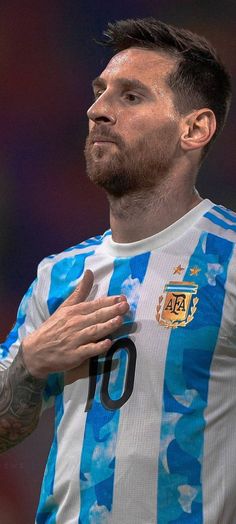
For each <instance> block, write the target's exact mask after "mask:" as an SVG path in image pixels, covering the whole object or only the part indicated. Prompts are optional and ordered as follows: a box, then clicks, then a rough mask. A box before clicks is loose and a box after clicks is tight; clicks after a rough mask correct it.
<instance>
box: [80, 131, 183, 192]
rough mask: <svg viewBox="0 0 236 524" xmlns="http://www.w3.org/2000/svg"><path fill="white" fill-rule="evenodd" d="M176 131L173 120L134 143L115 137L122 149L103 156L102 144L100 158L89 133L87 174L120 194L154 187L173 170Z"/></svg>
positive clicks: (107, 190)
mask: <svg viewBox="0 0 236 524" xmlns="http://www.w3.org/2000/svg"><path fill="white" fill-rule="evenodd" d="M175 134H176V126H174V127H173V124H172V123H171V124H170V123H169V124H168V125H167V126H165V127H164V126H163V128H162V129H161V130H158V131H157V136H156V137H155V136H154V133H153V132H152V133H150V136H146V137H145V138H143V137H142V138H140V139H139V140H138V141H137V142H136V143H135V145H134V146H127V145H126V144H125V143H124V141H123V140H122V139H121V138H120V137H119V138H117V139H116V141H115V142H116V147H117V149H118V151H117V152H115V153H114V154H113V155H112V157H110V159H109V160H105V159H104V160H102V157H103V156H104V155H105V154H106V153H104V152H103V150H102V148H101V149H98V150H97V158H95V159H94V155H93V154H92V151H91V149H92V147H93V145H92V137H91V136H90V135H89V136H88V137H87V140H86V146H85V158H86V165H87V175H88V177H89V178H90V180H91V181H92V182H93V183H94V184H96V185H98V186H100V187H102V188H103V189H104V190H105V191H106V192H107V193H108V195H111V196H113V197H116V198H121V197H123V196H124V195H127V194H131V193H137V192H140V191H150V190H151V189H153V188H154V187H156V186H157V185H158V184H159V183H160V182H161V181H163V178H165V177H166V176H167V175H168V173H169V170H170V168H171V165H172V159H173V153H174V151H173V147H174V146H173V144H174V140H173V141H172V138H174V137H175ZM104 135H105V133H104ZM105 136H107V135H105ZM107 137H109V135H108V136H107Z"/></svg>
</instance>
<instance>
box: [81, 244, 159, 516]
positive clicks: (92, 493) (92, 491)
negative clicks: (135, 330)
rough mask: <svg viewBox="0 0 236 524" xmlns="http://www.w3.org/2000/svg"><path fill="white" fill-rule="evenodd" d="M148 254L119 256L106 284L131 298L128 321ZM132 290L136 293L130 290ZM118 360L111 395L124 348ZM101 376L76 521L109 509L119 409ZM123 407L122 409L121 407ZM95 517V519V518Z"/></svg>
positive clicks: (118, 386)
mask: <svg viewBox="0 0 236 524" xmlns="http://www.w3.org/2000/svg"><path fill="white" fill-rule="evenodd" d="M149 256H150V254H149V253H146V254H144V255H139V256H136V257H134V258H131V259H128V258H118V259H116V260H115V262H114V272H113V274H112V277H111V281H110V286H109V291H108V294H109V295H116V294H120V293H125V294H126V295H127V298H128V300H130V310H131V313H130V315H127V318H126V321H127V323H130V322H133V320H134V318H135V313H136V309H137V304H138V300H139V287H140V285H141V284H142V282H143V279H144V276H145V273H146V270H147V266H148V261H149ZM134 290H135V293H133V291H134ZM116 358H117V360H118V361H119V362H120V365H119V368H118V370H117V369H115V370H113V371H112V372H111V380H110V381H109V384H110V388H109V394H110V397H111V398H112V399H113V400H115V399H118V398H120V397H121V395H122V391H123V386H124V378H125V369H126V358H127V354H126V351H124V350H122V349H121V350H120V352H119V354H118V353H117V354H116ZM102 379H103V376H102V375H101V376H100V377H97V384H96V393H95V398H94V401H93V404H92V407H91V409H90V411H89V412H88V415H87V420H86V426H85V433H84V442H83V451H82V456H81V470H80V479H81V497H80V498H81V511H80V516H79V524H89V523H90V522H95V521H96V522H106V521H107V518H109V517H108V515H109V514H110V512H111V510H112V500H113V486H114V475H115V463H116V457H115V451H116V440H117V433H118V427H119V418H120V409H116V410H113V411H111V410H108V409H106V408H105V407H104V406H103V405H102V404H101V400H100V391H101V383H102ZM121 409H122V408H121ZM96 519H97V520H96Z"/></svg>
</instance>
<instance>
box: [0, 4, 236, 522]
mask: <svg viewBox="0 0 236 524" xmlns="http://www.w3.org/2000/svg"><path fill="white" fill-rule="evenodd" d="M235 5H236V4H235V2H234V0H224V2H222V1H220V0H207V1H206V0H168V1H167V0H135V1H134V0H126V1H125V2H122V0H120V2H117V3H115V2H114V3H113V2H111V1H110V0H84V1H83V0H64V1H62V0H57V1H54V0H48V1H47V2H43V1H42V0H40V1H39V0H34V1H33V2H32V0H31V2H25V1H24V0H21V1H14V0H7V1H1V2H0V115H1V118H0V135H1V136H0V173H1V175H0V218H1V232H0V250H1V253H0V255H1V256H0V269H1V279H0V293H1V295H0V296H1V300H0V338H1V340H4V338H5V336H6V334H7V333H8V331H9V330H10V328H11V326H12V324H13V322H14V319H15V315H16V310H17V306H18V304H19V301H20V299H21V297H22V295H23V293H24V292H25V291H26V289H27V287H28V286H29V284H30V283H31V281H32V280H33V279H34V278H35V274H36V268H37V264H38V263H39V262H40V260H41V259H42V258H43V257H44V256H46V255H49V254H52V253H57V252H59V251H62V250H63V249H65V248H66V247H69V246H71V245H74V244H77V243H78V242H80V241H81V240H83V239H85V238H87V237H89V236H91V235H94V234H99V233H101V232H103V230H104V229H106V228H107V227H108V207H107V203H106V199H105V197H104V195H103V193H102V192H100V191H99V190H98V189H96V188H94V187H93V186H92V185H91V184H90V183H89V182H88V180H87V179H86V176H85V164H84V158H83V148H84V140H85V137H86V134H87V120H86V108H87V107H88V106H89V105H90V103H91V100H92V92H91V88H90V84H91V80H92V79H93V78H94V77H95V76H96V75H97V74H99V73H100V71H101V70H102V69H103V68H104V66H105V64H106V61H107V59H108V56H109V55H108V54H106V52H104V50H103V48H100V47H98V46H97V45H96V44H95V43H94V42H93V38H94V37H95V38H99V37H100V36H101V33H102V31H103V29H105V27H106V24H107V22H108V21H114V20H116V19H121V18H127V17H134V18H135V17H143V16H155V17H158V18H160V19H162V20H163V21H165V22H169V23H172V24H176V25H179V26H183V27H185V28H188V29H191V30H193V31H195V32H198V33H200V34H203V35H204V36H206V37H207V38H209V39H210V40H211V41H212V43H213V45H215V46H216V47H217V49H218V51H219V52H220V54H221V57H222V59H223V61H224V62H225V64H226V65H227V66H228V69H229V71H230V72H231V75H232V79H233V84H234V88H235V68H236V65H235V60H234V57H235V51H236V49H235V43H236V39H235V32H236V31H235V29H236V28H235V15H236V7H235ZM234 91H235V89H234ZM235 111H236V104H235V94H234V101H233V106H232V109H231V113H230V117H229V119H228V123H227V126H226V127H225V130H224V132H223V134H222V136H221V137H220V138H219V139H218V141H217V142H216V144H215V146H214V148H213V149H212V151H211V153H210V155H209V157H208V158H207V160H206V162H205V164H204V166H203V167H202V170H201V174H200V176H199V183H198V189H199V190H200V192H201V194H202V196H205V197H209V198H211V199H212V200H213V201H215V202H217V203H222V204H224V205H225V206H226V207H230V208H232V209H234V210H236V182H235V164H236V155H235V144H234V140H235V121H236V119H235ZM52 431H53V413H52V412H47V413H46V414H44V416H43V417H42V419H41V422H40V425H39V427H38V429H37V430H36V431H35V433H34V434H33V435H32V436H30V437H29V438H28V439H27V440H26V441H25V442H24V443H22V444H20V445H19V446H18V447H16V448H15V449H12V450H10V451H8V452H7V453H5V454H3V455H1V456H0V471H1V488H0V523H1V524H33V522H34V514H35V510H36V507H37V502H38V496H39V490H40V484H41V480H42V475H43V470H44V465H45V461H46V457H47V453H48V450H49V445H50V440H51V437H52ZM65 524H66V523H65Z"/></svg>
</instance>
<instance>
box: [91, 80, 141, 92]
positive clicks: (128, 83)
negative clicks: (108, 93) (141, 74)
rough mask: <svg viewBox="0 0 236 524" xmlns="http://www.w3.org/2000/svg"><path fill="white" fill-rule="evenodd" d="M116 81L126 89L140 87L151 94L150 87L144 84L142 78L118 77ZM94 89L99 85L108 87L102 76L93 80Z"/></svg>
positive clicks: (139, 88)
mask: <svg viewBox="0 0 236 524" xmlns="http://www.w3.org/2000/svg"><path fill="white" fill-rule="evenodd" d="M115 83H116V84H117V85H120V86H122V87H123V88H125V89H138V90H141V91H143V92H144V93H147V94H149V95H150V94H151V90H150V88H148V87H147V86H146V85H145V84H143V83H142V82H141V81H140V80H138V79H136V78H125V77H121V78H117V79H116V80H115ZM92 87H93V89H96V88H98V87H101V88H104V89H105V88H106V82H105V80H104V79H103V78H102V77H101V76H97V77H96V78H95V79H94V80H93V82H92Z"/></svg>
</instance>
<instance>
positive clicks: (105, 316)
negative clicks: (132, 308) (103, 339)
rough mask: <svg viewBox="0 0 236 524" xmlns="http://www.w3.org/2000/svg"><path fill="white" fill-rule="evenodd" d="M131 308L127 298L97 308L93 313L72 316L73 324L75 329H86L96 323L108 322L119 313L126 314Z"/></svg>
mask: <svg viewBox="0 0 236 524" xmlns="http://www.w3.org/2000/svg"><path fill="white" fill-rule="evenodd" d="M128 310H129V304H128V302H127V301H126V300H122V301H121V302H118V303H116V304H114V305H112V306H108V307H103V308H101V309H98V310H96V311H95V312H93V313H86V314H84V312H83V314H82V315H81V314H80V315H79V316H77V315H76V314H75V315H73V317H72V318H71V321H70V322H71V326H73V329H75V330H76V329H79V330H80V331H82V329H85V328H87V327H89V326H94V325H96V324H100V323H104V322H107V321H108V320H111V319H112V318H115V317H117V316H119V315H125V314H126V313H127V312H128ZM80 313H81V312H80Z"/></svg>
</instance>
